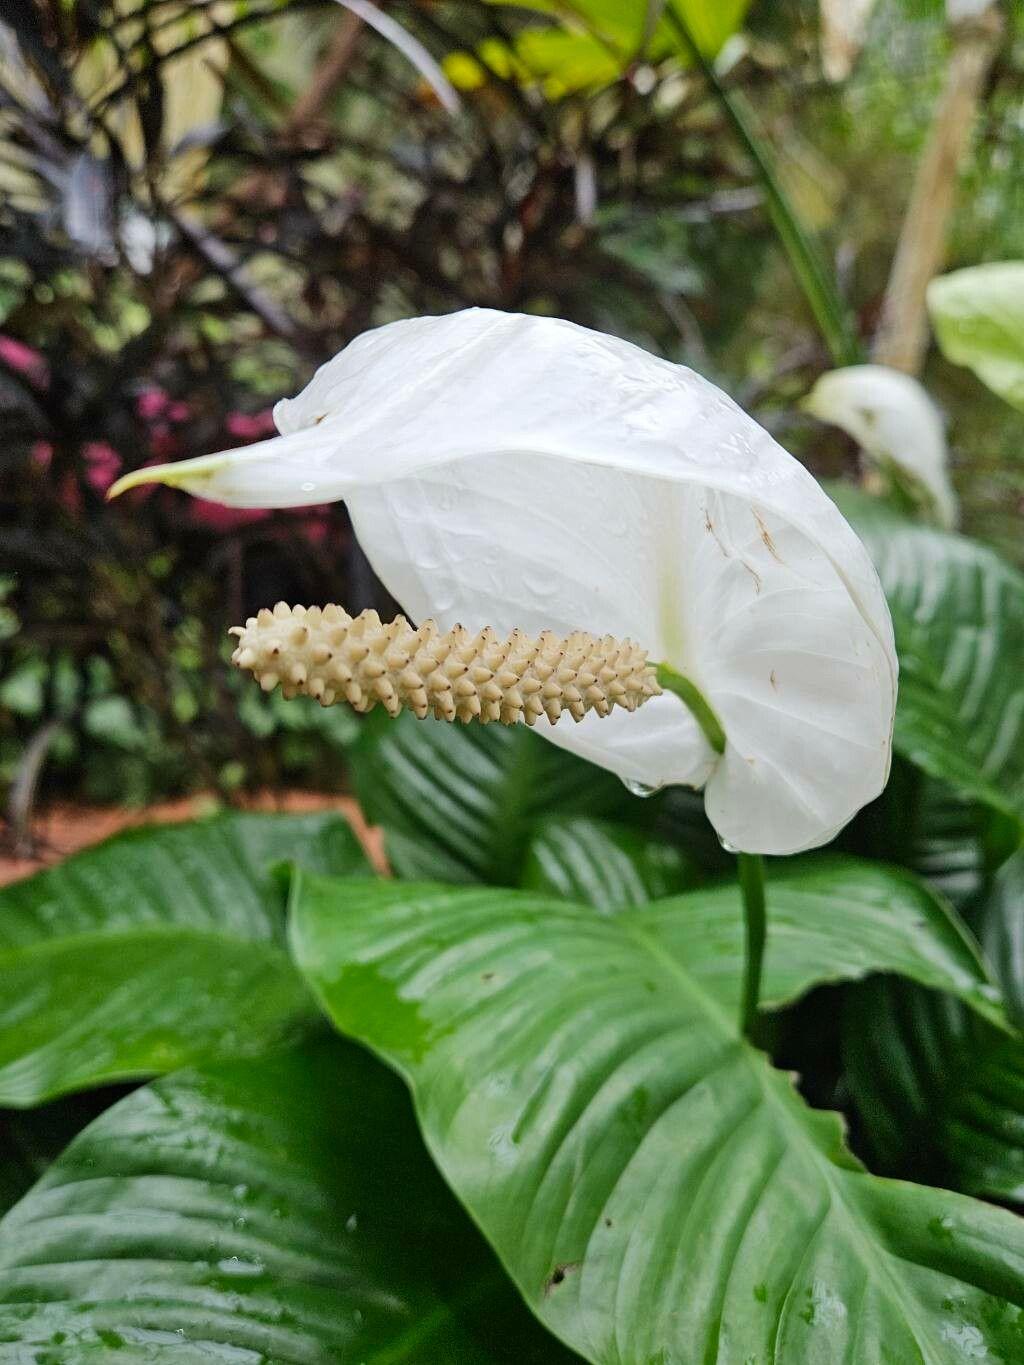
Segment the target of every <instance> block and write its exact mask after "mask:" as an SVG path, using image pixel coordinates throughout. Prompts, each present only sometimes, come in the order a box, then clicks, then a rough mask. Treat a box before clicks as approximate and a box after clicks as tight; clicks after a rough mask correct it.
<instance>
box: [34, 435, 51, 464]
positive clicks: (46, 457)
mask: <svg viewBox="0 0 1024 1365" xmlns="http://www.w3.org/2000/svg"><path fill="white" fill-rule="evenodd" d="M31 455H32V463H33V464H34V465H35V466H36V467H37V468H38V469H49V467H50V461H51V460H52V459H53V446H52V445H51V444H50V442H49V441H33V442H32V451H31Z"/></svg>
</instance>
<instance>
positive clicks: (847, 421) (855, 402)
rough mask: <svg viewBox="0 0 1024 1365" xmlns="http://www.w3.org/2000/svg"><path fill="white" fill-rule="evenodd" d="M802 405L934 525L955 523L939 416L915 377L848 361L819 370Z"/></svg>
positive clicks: (956, 512)
mask: <svg viewBox="0 0 1024 1365" xmlns="http://www.w3.org/2000/svg"><path fill="white" fill-rule="evenodd" d="M802 406H803V408H804V409H805V411H807V412H809V413H812V414H813V416H815V417H819V418H820V419H821V420H822V421H823V422H831V423H832V424H833V425H834V426H837V427H841V428H842V429H843V431H845V432H846V434H847V435H848V436H852V437H853V439H854V440H855V441H856V442H857V443H858V445H859V446H860V447H861V448H862V450H863V451H864V453H865V454H866V455H867V456H868V458H869V459H870V460H871V461H872V462H873V463H874V464H875V465H876V466H877V467H878V468H879V469H880V470H881V471H882V473H884V474H888V475H889V476H890V477H892V478H894V479H895V481H896V482H897V483H899V484H901V485H903V486H904V487H906V488H907V489H908V491H909V492H910V493H911V494H912V495H913V496H915V497H916V499H917V500H918V501H919V502H920V503H921V504H922V505H923V508H924V510H925V512H926V513H928V514H929V515H930V516H931V517H932V519H933V520H935V521H937V522H938V524H939V525H940V526H944V527H946V528H947V529H951V528H952V527H954V526H955V525H956V523H957V519H958V509H957V500H956V494H955V493H954V492H953V486H952V484H951V483H950V481H949V468H948V466H949V453H948V450H947V448H946V429H945V426H944V424H943V421H942V414H941V413H940V412H939V409H938V408H937V407H936V406H935V404H934V403H933V402H932V400H931V399H930V398H929V397H928V394H927V393H926V392H925V390H924V388H923V387H922V386H921V385H920V384H919V383H918V382H917V380H916V379H912V378H911V376H910V375H909V374H903V373H902V371H900V370H894V369H891V368H890V367H889V366H888V365H848V366H847V367H846V368H845V369H841V370H830V371H829V372H828V373H827V374H823V375H822V376H821V378H820V379H819V380H818V381H817V383H816V384H815V385H814V388H813V389H811V391H810V393H809V394H808V395H807V397H806V398H805V399H804V400H803V403H802Z"/></svg>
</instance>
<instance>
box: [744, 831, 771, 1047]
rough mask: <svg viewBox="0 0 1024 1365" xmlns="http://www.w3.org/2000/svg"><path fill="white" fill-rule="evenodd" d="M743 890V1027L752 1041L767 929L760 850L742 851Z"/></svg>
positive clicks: (762, 865)
mask: <svg viewBox="0 0 1024 1365" xmlns="http://www.w3.org/2000/svg"><path fill="white" fill-rule="evenodd" d="M739 875H740V891H741V892H742V894H743V925H744V929H745V931H746V932H745V938H744V954H743V997H742V1001H741V1004H740V1027H741V1028H742V1030H743V1035H744V1037H745V1038H747V1039H748V1040H749V1041H750V1042H752V1043H753V1042H756V1037H755V1034H756V1031H757V1006H758V1001H759V1000H760V998H761V967H762V964H763V963H764V942H765V935H766V931H767V916H766V914H765V897H764V859H763V858H762V857H761V855H760V853H741V854H739Z"/></svg>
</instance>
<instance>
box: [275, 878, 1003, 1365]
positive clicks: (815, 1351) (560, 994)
mask: <svg viewBox="0 0 1024 1365" xmlns="http://www.w3.org/2000/svg"><path fill="white" fill-rule="evenodd" d="M855 866H856V865H853V864H848V865H847V872H848V878H847V882H846V884H845V887H844V885H843V882H842V878H841V876H839V874H836V875H837V890H836V893H835V895H834V896H833V898H832V901H831V910H832V914H831V916H827V915H826V914H825V913H824V905H823V904H820V905H819V908H818V911H817V914H816V915H814V914H813V912H814V903H815V897H814V896H813V895H808V894H807V887H806V883H805V881H804V879H805V878H810V879H811V880H812V881H813V880H814V879H815V878H816V877H817V880H818V883H819V890H818V899H819V901H821V902H825V901H827V900H828V889H827V888H828V879H827V878H826V876H825V875H824V870H823V869H821V875H820V876H818V874H817V873H816V872H815V871H814V870H813V869H811V871H806V870H805V871H803V872H800V871H798V872H796V873H795V874H793V875H792V876H783V877H778V878H775V879H773V880H772V882H771V883H770V885H769V906H770V916H771V919H772V923H773V925H774V926H775V928H776V932H775V933H774V934H772V935H771V936H770V937H769V957H768V962H767V972H766V987H767V995H768V997H769V998H770V999H772V1000H776V1001H780V1000H784V999H789V998H791V996H792V995H793V994H795V993H797V992H798V991H800V990H802V989H804V988H805V987H806V986H807V985H808V984H809V983H810V981H811V980H812V979H821V978H822V977H823V976H827V975H841V974H842V973H843V971H844V968H843V966H842V965H841V964H843V962H844V961H846V960H848V959H849V958H850V957H853V958H854V960H853V962H852V963H850V964H849V965H848V967H847V968H846V970H849V971H850V972H851V973H852V974H854V975H856V974H858V973H859V972H860V971H861V970H862V969H864V968H865V967H866V966H867V964H868V961H869V960H873V961H872V962H871V965H872V966H874V967H875V968H879V967H883V966H885V965H887V964H889V965H892V964H893V963H894V961H896V960H899V963H900V966H901V968H902V969H904V970H908V969H910V970H914V971H915V974H919V975H920V976H921V977H922V978H924V977H929V978H931V979H932V980H934V979H935V978H936V977H937V976H941V975H947V976H948V979H950V980H951V979H952V978H953V977H961V987H960V989H962V990H964V993H965V994H966V995H973V996H975V997H976V993H977V991H979V990H980V989H981V986H982V983H981V981H980V968H979V967H978V966H977V964H976V962H975V965H974V967H973V968H971V967H969V966H968V965H967V963H968V961H975V960H974V958H973V955H972V954H971V953H970V951H969V948H967V947H966V946H963V947H962V949H961V950H956V949H955V948H954V947H953V945H952V943H951V941H949V940H948V939H946V938H944V936H943V934H941V933H938V934H936V933H935V926H934V924H929V921H928V920H927V918H925V917H924V916H921V918H924V923H923V924H920V923H919V924H918V926H917V932H916V934H915V935H914V937H913V939H912V941H911V943H906V942H904V941H903V936H902V934H901V932H900V931H899V929H898V927H896V928H895V929H894V928H893V926H892V925H887V916H886V913H885V908H884V907H885V903H886V902H884V901H883V902H881V903H880V902H879V900H878V898H877V896H876V895H875V894H873V893H872V891H869V893H868V894H867V895H866V896H865V898H864V901H865V904H864V906H863V907H859V906H858V904H857V900H856V897H855V896H854V894H853V887H854V868H855ZM864 874H865V876H866V877H874V878H879V877H884V876H885V875H886V874H885V873H884V872H881V871H880V870H878V869H874V870H870V871H869V870H868V869H864ZM906 885H913V883H912V882H904V881H903V879H901V878H899V877H896V878H895V879H894V880H893V883H892V888H891V894H890V896H889V897H888V903H889V904H894V903H896V902H899V901H900V899H901V894H902V892H901V888H902V887H903V886H906ZM877 887H878V883H877V882H876V883H875V888H874V890H877ZM729 894H730V893H723V892H710V893H705V892H703V891H695V892H692V893H690V894H689V895H686V896H679V897H676V898H673V899H672V900H670V901H668V902H662V903H660V904H654V905H651V906H649V907H646V908H641V909H637V910H633V911H631V912H628V913H624V914H618V915H613V916H602V915H595V913H594V911H593V910H592V909H590V908H583V907H579V906H575V905H571V904H567V903H565V902H560V901H553V900H544V899H541V898H538V897H536V896H532V895H529V894H527V893H523V892H509V891H498V890H483V889H476V888H472V889H470V888H466V889H453V888H450V887H415V886H409V885H401V884H384V883H378V884H374V885H372V886H368V887H366V888H365V892H364V893H363V894H361V895H359V896H358V897H356V896H355V895H353V894H352V891H351V889H350V888H347V887H346V886H345V885H344V883H340V882H337V881H332V880H330V879H327V878H315V877H300V878H298V879H297V882H296V883H295V884H294V886H293V897H294V899H293V916H292V922H291V926H292V927H291V933H292V942H293V948H294V951H295V953H296V956H297V960H298V961H299V963H300V964H301V966H302V968H303V970H304V971H305V972H306V974H307V976H308V977H309V979H310V980H311V982H312V983H313V984H314V986H315V987H316V989H317V991H318V992H319V994H320V996H321V998H322V999H323V1001H324V1003H325V1005H326V1006H327V1008H328V1009H329V1010H330V1013H331V1014H332V1016H333V1017H334V1019H335V1020H336V1022H337V1024H338V1025H339V1027H340V1028H341V1029H342V1030H343V1031H345V1032H348V1033H351V1034H353V1035H354V1036H356V1037H358V1038H360V1039H361V1040H362V1041H364V1042H366V1043H367V1044H369V1045H370V1046H371V1047H373V1048H374V1049H375V1050H376V1051H378V1052H379V1053H380V1054H381V1055H382V1056H384V1057H385V1058H386V1059H387V1060H388V1061H389V1062H390V1063H391V1064H392V1065H393V1066H394V1067H396V1069H398V1070H399V1071H400V1072H401V1073H402V1074H403V1075H404V1076H405V1077H406V1078H407V1079H408V1081H409V1083H410V1085H411V1087H412V1090H413V1095H414V1098H415V1103H416V1107H417V1111H418V1114H419V1118H420V1123H421V1126H422V1129H423V1132H424V1134H425V1136H426V1140H427V1144H428V1146H429V1147H430V1149H431V1151H432V1153H433V1155H434V1157H435V1159H436V1160H437V1162H438V1164H439V1165H440V1167H441V1169H442V1171H443V1172H444V1174H445V1176H446V1177H447V1179H448V1181H449V1183H450V1184H451V1185H452V1187H453V1188H454V1189H455V1190H456V1191H457V1193H458V1194H459V1196H460V1198H461V1199H462V1201H463V1202H464V1203H465V1205H466V1206H467V1207H468V1208H469V1209H470V1211H471V1212H472V1214H473V1215H474V1217H475V1218H476V1220H477V1221H478V1223H479V1224H480V1226H481V1227H482V1228H483V1229H484V1230H485V1232H486V1233H487V1235H488V1237H489V1238H490V1240H491V1242H492V1244H493V1245H494V1247H495V1248H496V1250H497V1251H498V1253H499V1255H500V1256H501V1258H502V1260H503V1261H504V1262H505V1264H506V1266H507V1267H508V1268H509V1270H510V1272H511V1274H512V1275H513V1277H514V1279H515V1280H516V1282H517V1283H518V1285H519V1287H520V1289H521V1290H522V1292H523V1295H524V1296H525V1298H526V1300H527V1302H528V1303H529V1304H530V1305H531V1306H532V1307H533V1309H534V1311H535V1312H536V1313H537V1314H538V1316H539V1317H540V1318H541V1320H542V1321H543V1322H545V1323H546V1324H547V1325H548V1326H549V1327H551V1328H552V1329H553V1330H554V1331H555V1332H556V1333H557V1334H558V1335H559V1336H560V1337H562V1339H563V1340H565V1341H566V1342H567V1343H568V1344H569V1345H571V1346H572V1347H573V1348H574V1349H575V1350H577V1351H579V1352H580V1353H581V1354H583V1355H584V1356H585V1357H586V1358H587V1359H588V1360H591V1361H593V1362H599V1363H600V1365H641V1363H642V1365H649V1362H651V1361H659V1362H667V1361H674V1362H687V1363H688V1362H691V1361H715V1362H718V1365H745V1363H746V1362H748V1361H751V1360H755V1361H770V1362H774V1365H781V1362H793V1365H797V1362H799V1363H800V1365H806V1362H810V1361H816V1362H828V1363H829V1365H844V1362H849V1365H863V1362H865V1361H875V1360H877V1361H882V1360H888V1361H894V1362H895V1361H898V1362H900V1363H901V1365H902V1362H908V1365H909V1363H910V1362H927V1365H937V1363H940V1362H941V1365H946V1362H948V1363H949V1365H954V1362H956V1365H962V1362H963V1360H964V1358H965V1351H967V1350H968V1349H970V1350H972V1351H973V1352H974V1354H975V1357H977V1358H982V1357H983V1356H984V1353H987V1358H989V1359H992V1360H994V1361H996V1360H998V1361H1003V1362H1009V1361H1012V1360H1017V1359H1020V1358H1021V1353H1022V1350H1024V1312H1022V1308H1021V1305H1022V1304H1024V1223H1021V1222H1020V1221H1019V1220H1017V1219H1016V1218H1015V1217H1014V1216H1012V1215H1011V1214H1009V1213H1006V1212H1005V1211H1003V1210H1000V1209H995V1208H989V1207H987V1206H985V1205H983V1204H978V1203H975V1202H972V1201H970V1200H967V1199H965V1198H964V1197H962V1196H957V1195H953V1194H950V1193H948V1192H945V1191H940V1190H932V1189H928V1188H923V1187H918V1186H914V1185H903V1184H897V1183H892V1182H888V1181H884V1180H881V1179H879V1178H877V1177H874V1176H871V1175H868V1174H867V1173H865V1172H864V1171H863V1170H862V1169H861V1168H860V1167H859V1164H858V1163H857V1161H856V1160H855V1159H854V1158H853V1157H852V1156H851V1155H850V1153H849V1152H848V1151H847V1150H846V1148H845V1147H844V1145H843V1135H842V1129H841V1123H840V1120H839V1119H838V1117H837V1116H836V1115H834V1114H829V1113H823V1112H818V1111H814V1110H811V1109H809V1108H807V1106H806V1105H805V1104H804V1103H803V1101H802V1100H801V1099H800V1098H799V1097H798V1096H797V1094H796V1092H795V1090H794V1089H793V1086H792V1083H791V1081H790V1078H789V1077H787V1076H785V1075H783V1074H781V1073H779V1072H776V1071H774V1070H773V1069H772V1068H771V1066H770V1065H769V1063H768V1060H767V1058H765V1057H764V1056H763V1055H762V1054H761V1053H759V1052H757V1051H755V1050H754V1049H753V1048H751V1047H750V1046H749V1045H748V1044H747V1043H746V1042H744V1041H743V1040H742V1039H741V1037H740V1036H739V1033H738V1028H737V1022H736V1015H737V1010H736V998H737V994H738V971H737V960H738V948H739V944H738V938H739V933H740V931H739V928H738V924H739V906H738V901H737V896H736V893H735V892H734V891H733V892H731V907H730V908H731V912H732V913H731V916H729V915H727V914H726V913H724V910H725V907H724V905H721V906H719V908H720V909H721V910H722V913H715V910H716V905H718V903H719V901H720V900H721V899H722V898H723V896H725V895H729ZM921 907H922V909H923V902H921ZM798 909H799V913H800V916H801V918H803V919H806V918H807V917H808V916H809V915H810V916H812V924H811V928H810V931H809V932H808V933H807V934H806V935H805V938H804V940H801V938H800V936H799V934H798V932H797V930H796V925H797V922H798V920H797V911H798ZM891 918H892V920H893V921H895V922H896V924H897V926H898V922H899V921H900V919H901V916H900V914H899V913H898V912H894V913H893V914H892V916H891ZM830 925H831V926H833V930H832V932H831V933H830V932H829V926H830ZM858 929H859V933H858ZM890 930H892V932H890ZM955 937H956V939H957V941H958V942H960V939H959V935H956V936H955ZM894 940H895V941H898V944H899V946H894ZM926 942H927V943H928V944H929V945H930V946H929V947H928V948H927V949H923V950H921V951H922V952H923V957H919V959H918V961H917V963H916V965H915V966H912V967H910V966H909V965H908V964H909V962H910V960H911V959H912V958H913V956H914V954H913V948H912V945H913V943H916V944H918V945H921V944H924V943H926ZM815 944H816V945H817V948H816V950H815ZM858 945H859V947H858ZM797 949H799V952H800V954H801V958H802V961H803V966H802V967H801V966H795V965H794V963H793V961H792V957H793V953H794V950H797ZM960 951H962V952H963V953H964V954H965V956H964V958H963V960H962V961H961V960H960ZM813 957H816V959H817V960H816V961H815V962H814V964H813V966H812V964H811V959H812V958H813ZM940 961H941V962H942V963H943V964H944V965H943V967H942V968H941V969H939V968H938V966H937V964H938V963H939V962H940ZM972 974H973V975H974V979H975V985H973V986H972V985H970V984H968V982H969V979H970V977H971V975H972Z"/></svg>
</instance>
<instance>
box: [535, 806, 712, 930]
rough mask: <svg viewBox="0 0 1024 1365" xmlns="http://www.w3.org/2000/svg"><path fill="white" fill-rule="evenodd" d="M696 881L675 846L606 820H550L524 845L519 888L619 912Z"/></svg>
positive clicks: (694, 870)
mask: <svg viewBox="0 0 1024 1365" xmlns="http://www.w3.org/2000/svg"><path fill="white" fill-rule="evenodd" d="M699 880H700V874H699V872H698V868H697V864H696V863H695V862H694V860H693V859H692V858H690V857H688V856H687V855H686V854H685V853H683V852H682V851H681V850H680V849H678V848H676V847H675V845H673V844H671V843H669V842H668V841H667V840H666V839H662V838H659V837H657V836H656V835H652V834H645V833H644V832H643V831H641V830H635V829H631V828H630V827H629V826H628V825H617V824H614V823H613V822H612V821H610V820H591V819H588V818H587V817H585V816H577V817H576V818H575V819H573V818H570V819H560V818H558V817H553V818H552V819H549V820H545V821H544V822H543V824H542V825H541V826H540V828H539V829H538V831H537V833H536V834H535V835H534V837H533V839H532V840H531V841H530V846H529V848H528V850H527V854H526V862H525V864H524V867H523V875H522V879H521V882H520V885H521V886H522V887H523V888H524V889H525V890H528V891H539V892H541V893H544V894H547V895H552V896H561V897H562V899H563V900H569V901H579V902H582V903H583V904H584V905H593V906H595V907H596V908H597V909H598V910H619V909H622V908H623V907H625V906H628V905H644V904H646V902H647V901H651V900H656V899H658V898H659V897H662V896H671V895H672V894H673V893H674V892H676V891H683V890H685V889H686V888H687V887H691V886H693V885H695V884H696V882H697V881H699Z"/></svg>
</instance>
